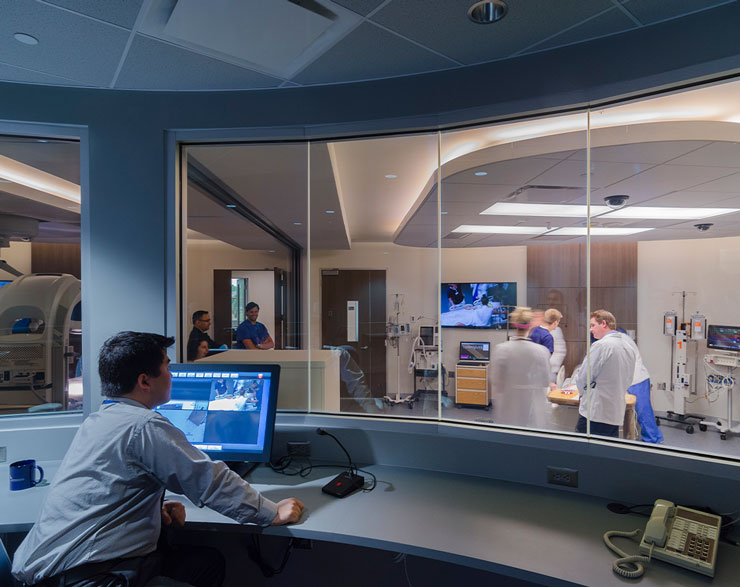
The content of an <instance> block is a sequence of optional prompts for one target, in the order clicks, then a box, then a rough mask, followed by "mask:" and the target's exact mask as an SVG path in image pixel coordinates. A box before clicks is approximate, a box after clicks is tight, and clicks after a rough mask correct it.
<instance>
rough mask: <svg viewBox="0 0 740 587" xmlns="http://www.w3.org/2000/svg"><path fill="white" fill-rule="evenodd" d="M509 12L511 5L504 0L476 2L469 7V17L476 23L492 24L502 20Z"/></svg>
mask: <svg viewBox="0 0 740 587" xmlns="http://www.w3.org/2000/svg"><path fill="white" fill-rule="evenodd" d="M507 12H509V7H508V6H507V5H506V2H504V1H503V0H487V1H485V2H476V3H475V4H473V5H472V6H471V7H470V8H468V18H469V19H470V20H472V21H473V22H474V23H475V24H492V23H494V22H498V21H499V20H501V19H502V18H503V17H504V16H506V13H507Z"/></svg>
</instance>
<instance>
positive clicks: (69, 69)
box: [0, 2, 129, 86]
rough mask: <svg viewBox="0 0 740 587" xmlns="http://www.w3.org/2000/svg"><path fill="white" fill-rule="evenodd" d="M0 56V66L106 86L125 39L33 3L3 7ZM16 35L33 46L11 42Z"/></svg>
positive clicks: (90, 22) (107, 28)
mask: <svg viewBox="0 0 740 587" xmlns="http://www.w3.org/2000/svg"><path fill="white" fill-rule="evenodd" d="M2 16H3V17H2V19H0V55H2V60H3V61H4V62H5V63H8V64H11V65H17V66H19V67H25V68H27V69H33V70H36V71H39V72H42V73H48V74H51V75H58V76H62V77H65V78H69V79H73V80H77V81H80V82H83V83H88V84H94V85H98V86H107V85H108V84H110V82H111V80H112V79H113V75H114V73H115V71H116V68H117V67H118V62H119V61H120V59H121V55H122V54H123V50H124V48H125V46H126V42H127V40H128V37H129V33H128V32H126V31H124V30H121V29H119V28H116V27H114V26H111V25H107V24H103V23H101V22H97V21H94V20H90V19H89V18H84V17H81V16H76V15H74V14H71V13H69V12H66V11H64V10H59V9H58V8H54V7H52V6H48V5H46V4H39V3H37V2H4V3H3V7H2ZM18 32H22V33H26V34H29V35H32V36H34V37H36V38H37V39H38V40H39V44H38V45H35V46H34V45H24V44H23V43H19V42H18V41H16V40H15V39H14V38H13V35H14V34H15V33H18Z"/></svg>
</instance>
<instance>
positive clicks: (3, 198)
mask: <svg viewBox="0 0 740 587" xmlns="http://www.w3.org/2000/svg"><path fill="white" fill-rule="evenodd" d="M81 409H82V305H81V282H80V145H79V143H78V142H77V141H67V140H56V139H46V138H45V139H40V138H29V137H18V136H0V414H18V413H43V412H56V411H64V410H81Z"/></svg>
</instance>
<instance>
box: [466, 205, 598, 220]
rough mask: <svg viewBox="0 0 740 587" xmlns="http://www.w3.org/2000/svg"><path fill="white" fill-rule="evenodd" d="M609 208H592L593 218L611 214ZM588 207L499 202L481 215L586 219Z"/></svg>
mask: <svg viewBox="0 0 740 587" xmlns="http://www.w3.org/2000/svg"><path fill="white" fill-rule="evenodd" d="M610 210H611V208H609V207H607V206H591V216H596V215H598V214H604V213H605V212H609V211H610ZM586 213H587V207H586V206H583V205H580V204H520V203H517V202H497V203H495V204H494V205H493V206H491V207H489V208H486V209H485V210H483V212H481V214H487V215H488V214H492V215H495V216H549V217H557V218H585V217H586Z"/></svg>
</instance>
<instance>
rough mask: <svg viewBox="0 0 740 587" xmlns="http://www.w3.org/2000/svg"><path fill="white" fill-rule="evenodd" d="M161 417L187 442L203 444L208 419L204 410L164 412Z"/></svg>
mask: <svg viewBox="0 0 740 587" xmlns="http://www.w3.org/2000/svg"><path fill="white" fill-rule="evenodd" d="M163 408H164V406H161V408H160V409H163ZM163 415H164V416H165V417H166V418H167V419H168V420H169V421H170V422H172V424H173V425H174V426H175V427H176V428H179V429H180V430H181V431H182V432H183V434H185V438H187V439H188V442H191V443H192V442H203V438H204V435H205V432H206V420H207V419H208V412H207V411H206V410H165V412H164V414H163Z"/></svg>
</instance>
